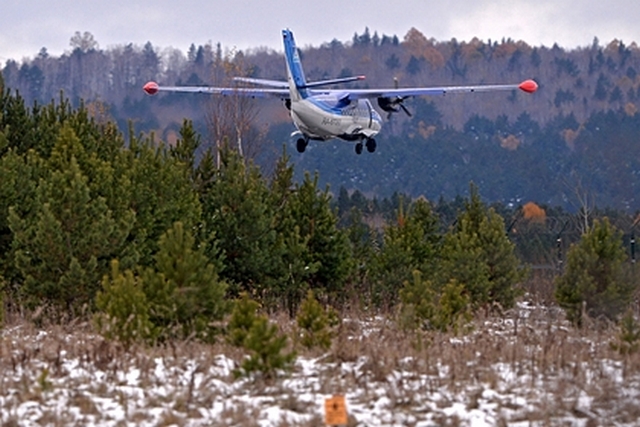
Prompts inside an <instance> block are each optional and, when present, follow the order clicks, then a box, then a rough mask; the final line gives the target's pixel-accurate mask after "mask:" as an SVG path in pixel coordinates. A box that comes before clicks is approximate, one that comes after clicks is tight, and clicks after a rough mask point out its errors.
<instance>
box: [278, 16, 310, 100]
mask: <svg viewBox="0 0 640 427" xmlns="http://www.w3.org/2000/svg"><path fill="white" fill-rule="evenodd" d="M282 39H283V42H284V56H285V59H286V61H287V75H288V77H289V92H290V93H291V99H292V100H298V99H302V98H306V97H307V96H308V92H307V89H306V85H307V80H306V78H305V77H304V71H303V70H302V64H301V63H300V55H299V54H298V49H297V48H296V41H295V40H294V39H293V33H292V32H291V30H289V29H286V30H282Z"/></svg>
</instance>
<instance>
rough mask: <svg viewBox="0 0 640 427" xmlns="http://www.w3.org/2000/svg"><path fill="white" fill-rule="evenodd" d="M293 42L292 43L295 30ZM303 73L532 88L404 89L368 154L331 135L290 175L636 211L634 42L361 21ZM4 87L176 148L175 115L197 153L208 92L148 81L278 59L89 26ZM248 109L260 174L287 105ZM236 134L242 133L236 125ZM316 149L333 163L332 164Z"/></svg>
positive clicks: (187, 79) (266, 74)
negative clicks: (111, 38) (164, 91)
mask: <svg viewBox="0 0 640 427" xmlns="http://www.w3.org/2000/svg"><path fill="white" fill-rule="evenodd" d="M300 42H301V44H303V43H304V41H303V40H301V41H300ZM301 57H302V61H303V64H304V66H305V71H306V73H307V77H308V78H309V79H310V80H319V79H326V78H332V77H343V76H348V75H356V74H363V75H366V77H367V78H366V80H364V81H363V82H360V83H358V84H360V85H361V86H362V87H379V86H391V85H393V84H394V79H397V82H398V84H399V85H400V86H406V87H409V86H423V85H438V86H439V85H460V84H472V83H504V82H519V81H521V80H523V79H525V78H534V79H536V81H537V82H538V83H539V84H540V89H539V91H538V92H537V93H536V94H534V95H533V96H527V95H525V94H517V93H515V92H514V93H507V94H476V95H464V96H448V97H436V98H421V99H412V100H408V101H407V102H406V105H407V106H408V108H409V110H410V111H411V113H412V117H407V116H406V115H404V114H394V115H392V117H390V119H389V121H388V122H387V123H386V125H385V127H384V128H383V131H382V133H381V134H380V135H379V143H380V144H379V147H380V150H378V152H376V153H375V154H374V155H368V156H360V157H358V156H354V155H353V147H352V145H351V144H348V143H344V142H341V141H330V142H327V143H317V144H312V146H311V147H310V151H309V152H308V153H305V154H304V155H297V154H295V155H293V156H292V157H291V162H292V163H293V164H295V165H296V180H297V181H300V180H301V179H303V177H304V171H311V172H313V171H318V172H319V183H320V184H321V186H324V185H326V184H329V185H331V188H332V190H333V191H334V192H336V193H337V191H338V189H339V188H340V187H344V188H346V189H347V190H348V191H349V192H350V193H351V192H353V191H356V190H357V191H360V192H361V193H363V194H365V195H366V196H367V197H370V198H371V197H391V196H392V195H393V193H395V192H399V193H405V194H408V195H410V196H411V197H419V196H424V197H426V198H427V199H429V200H435V199H438V198H439V197H441V196H442V197H444V198H445V199H447V200H450V199H453V198H455V197H456V196H457V195H468V184H469V181H474V182H475V183H477V184H478V185H479V186H480V187H481V189H482V194H483V197H485V199H486V200H488V201H490V202H501V203H504V204H508V205H509V204H510V205H514V206H515V205H518V204H523V203H526V202H529V201H531V202H535V203H538V204H543V205H549V206H560V207H563V208H564V209H567V210H569V211H572V212H575V211H577V210H579V209H580V207H581V205H582V204H581V202H580V199H583V197H582V196H576V193H580V194H581V195H583V196H584V195H588V198H589V200H590V202H591V203H592V204H593V205H594V206H597V207H600V208H603V209H604V208H612V209H619V210H622V211H624V212H626V213H627V214H629V215H632V214H633V213H635V212H636V211H637V210H638V188H639V185H640V183H639V181H638V179H639V178H638V176H639V171H640V165H639V163H638V162H639V161H640V152H639V150H640V148H639V147H640V144H638V138H637V135H638V127H639V126H640V123H639V117H640V116H638V114H637V105H638V99H639V98H640V77H639V76H638V70H640V49H638V46H637V45H635V43H632V44H631V45H628V46H627V45H625V44H624V43H622V42H620V41H618V40H612V41H610V42H607V43H606V44H601V43H600V41H599V40H598V39H594V40H593V43H592V44H591V45H590V46H585V47H582V48H577V49H574V50H565V49H562V48H560V47H558V46H552V47H544V46H530V45H528V44H526V43H525V42H524V41H514V40H511V39H504V40H501V41H491V40H489V41H481V40H478V39H473V40H470V41H458V40H456V39H452V40H449V41H437V40H434V39H431V38H428V36H425V35H424V34H423V33H421V32H420V31H419V30H417V29H415V28H412V29H410V30H409V31H408V32H407V33H406V34H405V35H404V36H402V37H398V36H396V35H390V36H389V35H384V34H383V35H379V34H378V33H377V32H373V33H372V32H371V31H370V30H369V29H368V28H367V29H365V30H364V32H363V33H361V34H358V33H356V34H354V36H353V38H352V40H349V41H339V40H335V39H334V40H331V41H328V42H326V43H324V44H322V45H321V46H305V47H304V48H303V49H302V51H301ZM2 73H3V76H4V79H5V82H6V85H7V87H9V88H11V90H15V91H17V92H18V93H20V95H21V96H22V97H24V99H25V101H26V104H27V105H32V104H33V102H39V103H40V104H47V103H49V102H50V101H51V100H57V99H59V98H60V93H61V92H62V93H63V94H64V97H65V98H69V99H70V100H71V103H72V105H74V106H78V105H79V102H80V101H81V100H83V101H84V103H85V105H86V106H87V108H88V109H89V110H91V111H93V112H94V113H93V114H98V115H99V116H100V117H101V120H104V121H106V120H111V121H113V122H115V123H117V124H118V128H119V129H120V130H121V131H123V132H125V133H126V132H127V131H128V126H129V122H130V121H131V122H133V123H134V124H135V127H136V129H137V130H138V131H144V132H151V131H153V132H154V133H155V134H156V135H158V137H159V138H160V139H162V140H164V141H168V142H169V143H174V142H175V140H176V139H177V133H178V130H179V128H180V127H181V124H182V120H183V119H184V118H188V119H190V120H192V121H193V123H194V127H195V129H196V130H197V131H198V132H199V133H200V134H201V135H202V145H201V149H200V151H199V152H198V158H199V156H200V155H201V154H202V153H203V152H204V151H206V148H207V147H209V146H212V145H215V144H216V142H215V141H216V139H217V138H218V137H216V135H215V134H216V130H215V128H216V125H215V124H214V123H212V120H211V117H212V115H213V112H214V111H216V109H217V108H219V107H218V106H217V104H216V103H217V102H218V101H216V100H213V99H211V98H209V97H206V96H193V95H175V94H174V95H164V96H162V97H160V98H148V97H145V95H144V93H143V92H142V90H141V87H142V85H143V84H144V83H145V82H146V81H148V80H156V81H158V82H160V83H163V84H170V85H171V84H214V85H222V84H229V83H230V78H231V77H233V76H238V75H241V76H242V75H244V76H252V77H261V78H271V79H283V78H284V77H285V68H284V60H283V57H282V54H281V53H280V52H277V51H273V50H270V49H267V48H261V47H256V48H255V49H250V50H246V51H238V50H235V49H232V48H228V47H223V46H221V45H220V44H213V43H209V44H206V45H200V46H195V45H192V46H191V47H190V49H189V50H188V52H186V53H184V52H182V51H180V50H178V49H175V48H169V47H156V46H154V45H153V44H152V43H151V42H148V43H147V44H145V45H144V46H135V45H132V44H129V45H125V46H113V47H109V48H107V49H102V48H100V46H99V44H98V41H96V40H95V39H94V38H93V36H92V35H91V34H90V33H87V32H85V33H83V34H81V33H79V32H78V33H76V34H75V35H74V36H73V37H72V38H71V40H70V50H69V51H68V52H66V53H65V54H63V55H61V56H58V57H54V56H50V55H49V54H48V53H47V50H46V48H43V49H42V50H41V51H40V52H39V53H38V54H37V55H36V56H35V57H34V58H25V59H23V60H22V62H18V61H14V60H10V61H7V63H6V64H5V65H4V68H3V69H2ZM243 108H244V109H248V112H246V113H244V114H245V116H246V117H245V118H247V117H248V118H250V120H248V124H246V126H245V125H243V126H242V129H241V130H237V129H231V131H230V132H228V133H229V134H230V138H231V139H232V140H234V141H236V140H240V139H241V140H242V143H243V144H244V146H245V147H244V148H245V149H244V151H245V152H246V153H245V155H246V156H248V157H252V158H255V160H256V163H257V164H260V166H261V167H262V169H263V171H264V172H265V173H267V174H268V173H271V172H272V170H273V168H274V165H275V162H276V160H277V158H278V157H279V155H280V153H281V151H282V146H283V144H284V145H287V146H288V147H289V149H290V151H292V152H293V151H294V150H293V149H291V147H292V145H291V141H289V134H290V133H291V132H292V131H293V130H294V129H293V125H292V124H291V123H290V120H289V118H288V115H287V111H286V109H285V108H284V107H283V106H281V105H279V104H278V103H277V102H275V101H274V102H268V101H261V100H257V101H255V102H253V103H252V105H251V106H250V107H249V106H244V107H243ZM238 132H240V133H242V135H238V134H237V133H238ZM327 159H332V160H331V161H330V162H328V161H326V160H327Z"/></svg>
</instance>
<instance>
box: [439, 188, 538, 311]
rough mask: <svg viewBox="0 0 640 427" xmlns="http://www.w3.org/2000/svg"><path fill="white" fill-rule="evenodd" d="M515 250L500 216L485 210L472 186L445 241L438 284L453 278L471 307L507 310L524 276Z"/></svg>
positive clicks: (516, 294)
mask: <svg viewBox="0 0 640 427" xmlns="http://www.w3.org/2000/svg"><path fill="white" fill-rule="evenodd" d="M514 250H515V247H514V245H513V243H511V242H510V241H509V239H508V238H507V235H506V231H505V227H504V221H503V219H502V217H500V215H498V214H497V213H496V212H495V211H494V210H493V209H492V208H490V209H487V208H486V206H485V205H484V204H483V203H482V201H481V200H480V196H479V194H478V190H477V187H476V186H475V185H473V184H471V186H470V198H469V200H467V201H466V202H465V210H464V211H463V212H462V213H461V214H460V215H459V216H458V219H457V222H456V225H455V228H453V229H452V230H450V231H449V232H448V233H447V235H446V236H445V239H444V244H443V248H442V254H441V256H442V261H441V263H440V266H439V272H438V277H439V282H440V283H441V284H442V285H444V284H446V283H448V282H450V281H451V279H455V281H456V282H457V283H459V284H461V285H463V286H464V289H465V291H466V292H467V293H468V294H469V297H470V302H471V304H472V305H473V307H474V308H479V307H483V306H484V307H486V306H487V305H489V304H496V303H497V304H499V305H500V307H502V308H504V309H507V308H510V307H512V306H513V305H514V304H515V299H516V297H517V296H518V295H519V294H520V292H521V291H520V290H519V289H518V288H517V287H516V285H517V284H518V283H519V282H520V281H521V280H522V279H523V278H524V276H525V274H526V270H523V269H521V268H520V267H519V261H518V259H517V258H516V256H515V252H514Z"/></svg>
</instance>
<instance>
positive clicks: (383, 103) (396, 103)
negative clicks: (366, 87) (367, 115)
mask: <svg viewBox="0 0 640 427" xmlns="http://www.w3.org/2000/svg"><path fill="white" fill-rule="evenodd" d="M404 99H405V98H403V97H400V96H395V97H386V96H381V97H379V98H378V106H379V107H380V108H381V109H382V110H383V111H386V112H387V113H389V116H391V114H393V113H399V112H400V110H402V111H404V112H405V114H406V115H407V116H409V117H411V113H410V112H409V110H407V108H406V107H405V106H404V105H403V102H404Z"/></svg>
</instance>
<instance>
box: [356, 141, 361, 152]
mask: <svg viewBox="0 0 640 427" xmlns="http://www.w3.org/2000/svg"><path fill="white" fill-rule="evenodd" d="M356 154H362V142H358V143H357V144H356Z"/></svg>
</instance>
